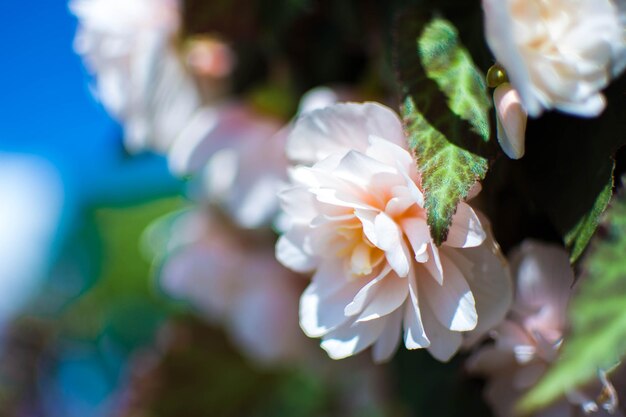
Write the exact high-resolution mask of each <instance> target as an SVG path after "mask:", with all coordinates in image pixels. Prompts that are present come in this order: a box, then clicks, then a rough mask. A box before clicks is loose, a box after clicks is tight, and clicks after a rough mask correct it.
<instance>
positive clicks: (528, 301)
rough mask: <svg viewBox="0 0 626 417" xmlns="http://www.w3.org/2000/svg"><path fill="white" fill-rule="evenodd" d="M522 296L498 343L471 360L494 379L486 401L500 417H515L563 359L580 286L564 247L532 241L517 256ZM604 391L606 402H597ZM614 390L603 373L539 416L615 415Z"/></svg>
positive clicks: (475, 369)
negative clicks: (569, 315)
mask: <svg viewBox="0 0 626 417" xmlns="http://www.w3.org/2000/svg"><path fill="white" fill-rule="evenodd" d="M511 268H512V271H513V274H514V276H515V277H516V294H515V300H514V303H513V307H512V309H511V312H510V313H509V315H508V317H507V318H506V320H504V321H503V322H502V323H501V324H500V325H499V326H497V327H496V328H495V329H494V330H492V332H491V335H492V337H493V338H494V339H495V342H494V343H493V344H488V345H486V346H484V347H482V348H481V349H480V350H478V351H477V352H476V353H475V354H474V355H473V356H472V357H470V359H469V361H468V369H469V370H470V371H471V372H474V373H477V374H482V375H484V376H486V377H488V382H487V386H486V389H485V397H486V400H487V401H488V403H489V404H490V405H491V406H492V409H493V411H494V412H495V414H496V415H497V416H498V417H512V416H514V415H515V412H514V407H515V404H516V403H517V401H518V400H519V399H520V398H521V396H522V395H523V394H524V393H525V392H526V391H527V390H528V389H529V388H530V387H532V386H534V385H535V384H536V383H537V381H539V379H540V378H541V376H542V375H543V374H544V373H545V371H546V370H547V368H548V367H549V365H550V364H551V363H552V362H554V361H555V360H556V359H557V358H558V354H559V349H560V346H561V344H562V342H563V335H564V332H565V329H566V322H567V316H566V310H567V306H568V302H569V299H570V294H571V287H572V285H573V283H574V273H573V271H572V269H571V267H570V264H569V257H568V254H567V252H566V251H565V250H563V248H562V247H560V246H557V245H553V244H546V243H541V242H537V241H533V240H527V241H525V242H523V243H522V245H521V246H519V247H518V248H516V249H515V250H514V251H513V252H512V254H511ZM600 392H604V394H605V395H604V396H605V397H606V399H605V401H604V402H603V403H602V404H599V403H598V402H596V401H595V400H594V399H593V398H594V397H595V396H597V395H598V394H599V393H600ZM616 403H617V398H616V396H615V394H614V389H613V388H612V386H611V384H610V383H609V382H608V380H607V379H606V375H604V374H602V373H601V374H600V377H599V380H598V381H597V383H596V384H592V386H590V387H585V388H584V389H577V390H573V391H570V392H568V393H567V395H566V398H564V399H563V400H561V401H559V402H557V403H556V404H554V405H552V406H550V407H549V408H548V409H546V410H543V411H541V412H539V413H538V414H536V416H537V417H548V416H563V417H568V416H571V417H574V416H578V415H583V413H584V414H588V413H591V412H597V414H594V415H598V416H602V415H606V416H608V415H620V414H619V413H615V411H616V409H615V407H616Z"/></svg>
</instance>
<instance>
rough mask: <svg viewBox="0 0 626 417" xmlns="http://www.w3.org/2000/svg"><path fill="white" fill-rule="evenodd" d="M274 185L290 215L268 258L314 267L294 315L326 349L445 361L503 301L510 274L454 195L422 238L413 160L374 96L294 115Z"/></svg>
mask: <svg viewBox="0 0 626 417" xmlns="http://www.w3.org/2000/svg"><path fill="white" fill-rule="evenodd" d="M287 149H288V156H289V157H290V158H291V159H294V160H296V161H299V162H305V163H309V164H312V166H296V167H294V168H292V169H291V171H290V177H291V181H292V187H291V188H289V189H286V190H285V191H283V192H282V193H281V202H282V208H283V210H284V211H285V215H286V217H287V219H288V221H287V222H286V231H285V233H284V234H283V235H282V236H281V238H280V239H279V241H278V243H277V246H276V255H277V258H278V259H279V260H280V261H281V262H282V263H283V264H284V265H286V266H288V267H289V268H292V269H293V270H295V271H298V272H309V271H315V274H314V275H313V278H312V282H311V284H310V285H309V287H308V288H307V289H306V291H305V292H304V294H303V295H302V298H301V300H300V325H301V327H302V329H303V330H304V331H305V333H306V334H307V335H308V336H310V337H321V338H322V343H321V345H322V347H323V348H324V349H325V350H326V351H327V352H328V354H329V355H330V356H331V357H332V358H335V359H339V358H345V357H347V356H350V355H354V354H356V353H358V352H360V351H362V350H364V349H366V348H367V347H369V346H371V345H373V356H374V359H375V360H376V361H384V360H387V359H389V358H390V357H391V356H392V355H393V353H394V352H395V350H396V349H397V346H398V343H399V341H400V336H401V331H402V327H404V344H405V346H406V347H407V348H409V349H416V348H428V350H429V351H430V352H431V354H432V355H433V356H434V357H436V358H437V359H439V360H443V361H446V360H448V359H450V357H451V356H452V355H453V354H454V353H455V352H456V351H457V350H458V349H459V347H460V346H461V344H462V342H463V335H464V334H472V335H475V334H476V333H480V332H484V331H486V330H488V329H489V328H491V327H492V326H494V325H496V324H497V323H499V321H500V320H501V319H502V318H503V317H504V314H505V313H506V311H507V310H508V307H509V303H510V299H511V284H510V278H509V275H508V272H507V268H506V266H505V264H504V262H503V260H502V258H501V256H500V252H499V248H498V246H497V244H496V243H495V242H494V241H493V239H492V238H491V236H490V234H489V231H488V226H487V224H486V222H485V220H484V219H479V217H478V215H477V214H476V212H475V211H474V210H473V209H472V208H471V207H470V206H469V205H468V204H466V203H464V202H461V203H459V206H458V208H457V212H456V214H455V216H454V218H453V223H452V227H451V229H450V233H449V235H448V239H447V241H446V242H445V243H444V244H443V245H442V246H441V247H437V246H436V245H435V244H434V243H433V241H432V240H431V237H430V233H429V229H428V225H427V223H426V212H425V210H424V208H423V206H424V197H423V194H422V190H421V183H420V178H419V175H418V172H417V167H416V165H415V161H414V159H413V157H412V156H411V154H410V153H409V152H408V150H407V144H406V138H405V136H404V133H403V130H402V124H401V122H400V120H399V118H398V116H397V115H396V114H395V113H394V112H393V111H392V110H390V109H389V108H387V107H384V106H382V105H379V104H375V103H365V104H356V103H349V104H336V105H333V106H329V107H326V108H323V109H319V110H316V111H313V112H310V113H308V114H305V115H303V116H302V117H301V118H300V119H298V121H297V122H296V124H295V127H294V129H293V131H292V132H291V134H290V137H289V144H288V146H287Z"/></svg>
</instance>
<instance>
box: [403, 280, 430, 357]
mask: <svg viewBox="0 0 626 417" xmlns="http://www.w3.org/2000/svg"><path fill="white" fill-rule="evenodd" d="M408 281H409V294H410V300H408V301H407V303H406V304H405V305H404V320H403V324H404V346H406V348H407V349H420V348H425V347H428V346H429V345H430V340H429V338H428V337H427V335H426V332H425V331H424V326H423V324H422V316H421V313H420V303H419V298H418V295H417V294H418V293H417V291H418V289H417V288H418V287H417V283H416V282H415V275H414V274H413V273H410V274H409V277H408Z"/></svg>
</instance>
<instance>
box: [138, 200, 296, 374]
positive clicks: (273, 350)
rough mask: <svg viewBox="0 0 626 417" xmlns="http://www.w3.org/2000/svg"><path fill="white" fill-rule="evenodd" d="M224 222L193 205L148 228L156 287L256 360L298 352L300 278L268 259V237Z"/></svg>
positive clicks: (266, 360) (277, 358) (292, 355)
mask: <svg viewBox="0 0 626 417" xmlns="http://www.w3.org/2000/svg"><path fill="white" fill-rule="evenodd" d="M227 225H228V222H224V219H218V218H215V217H214V215H213V214H212V213H211V212H210V211H209V210H205V211H200V210H198V211H187V212H183V213H178V214H175V215H172V216H170V217H168V218H165V219H164V220H161V222H160V223H157V224H156V225H154V226H152V228H151V229H149V231H148V232H147V234H146V242H147V244H148V245H150V246H152V247H153V249H155V252H162V253H161V254H160V256H159V257H158V259H160V262H161V263H162V264H161V267H160V272H159V282H160V284H161V288H162V289H163V290H164V291H165V292H166V293H167V294H169V295H170V296H172V297H174V298H178V299H181V300H185V301H187V302H188V303H190V304H191V305H192V306H193V307H195V308H196V309H197V310H198V311H199V313H200V314H201V315H202V316H203V317H205V318H206V319H207V320H208V321H209V322H211V323H213V324H216V325H222V326H224V327H225V328H226V330H227V331H228V334H229V335H230V336H231V338H232V339H233V341H234V342H235V343H236V345H237V346H238V347H239V348H240V349H241V350H242V351H243V352H244V353H245V354H247V356H249V357H250V358H251V359H253V360H255V361H257V362H258V363H259V364H261V365H263V364H271V363H275V362H278V361H288V360H293V359H296V358H299V357H301V355H302V354H303V353H304V352H306V346H304V347H303V344H304V343H305V342H306V338H304V337H303V336H302V335H301V333H300V331H299V329H298V322H297V319H296V317H297V311H298V297H299V295H300V293H301V292H302V289H303V287H304V285H305V283H304V281H303V279H302V278H301V277H298V276H296V275H295V274H293V273H292V272H291V271H289V270H287V269H285V268H284V267H282V266H281V265H280V264H279V263H278V262H276V260H275V259H274V256H273V255H274V254H273V252H272V250H271V247H272V241H273V240H272V236H271V235H269V236H266V235H263V234H261V235H258V234H248V235H245V234H244V235H241V233H242V232H241V231H238V230H237V229H235V228H231V227H229V226H227Z"/></svg>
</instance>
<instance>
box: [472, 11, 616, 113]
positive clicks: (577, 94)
mask: <svg viewBox="0 0 626 417" xmlns="http://www.w3.org/2000/svg"><path fill="white" fill-rule="evenodd" d="M624 4H625V3H624V2H623V0H617V1H612V0H550V1H543V0H483V9H484V13H485V30H486V37H487V42H488V44H489V46H490V48H491V50H492V52H493V54H494V55H495V57H496V60H497V61H498V62H499V63H500V64H501V65H502V66H503V67H504V68H505V69H506V71H507V74H508V77H509V79H510V81H511V84H512V85H513V88H515V89H516V90H517V92H518V93H519V96H520V98H521V101H522V104H523V105H524V108H525V109H526V111H527V112H528V114H529V115H531V116H533V117H537V116H539V115H540V114H541V113H542V112H543V111H544V110H550V109H557V110H560V111H563V112H566V113H571V114H574V115H578V116H583V117H592V116H596V115H598V114H599V113H600V112H602V110H603V109H604V106H605V99H604V96H603V95H602V94H601V92H600V91H601V90H602V89H603V88H604V87H606V86H607V85H608V84H609V82H610V80H611V78H612V77H614V76H616V75H617V74H619V73H620V72H621V71H622V70H623V69H624V66H625V65H626V47H625V46H626V42H625V37H624V26H623V22H622V16H621V11H620V9H621V8H623V5H624Z"/></svg>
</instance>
